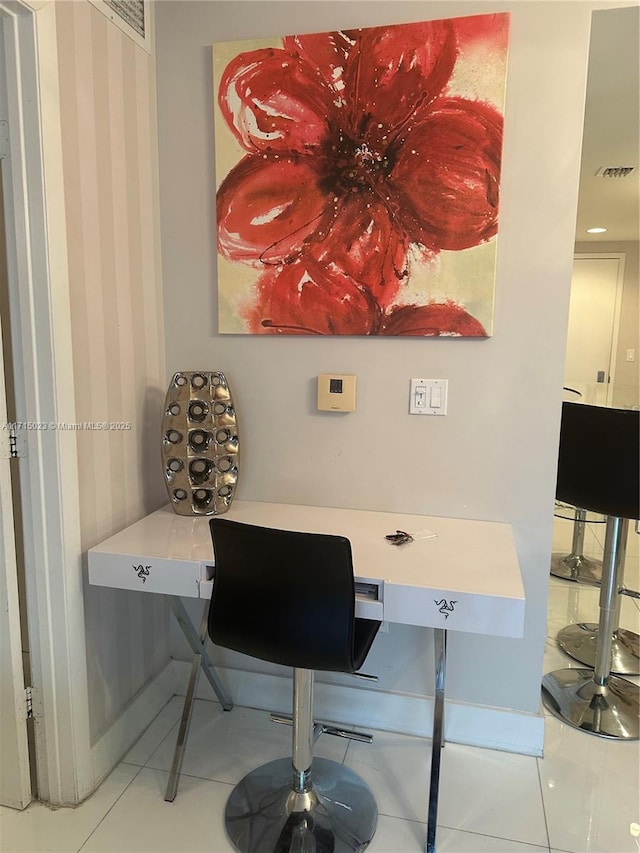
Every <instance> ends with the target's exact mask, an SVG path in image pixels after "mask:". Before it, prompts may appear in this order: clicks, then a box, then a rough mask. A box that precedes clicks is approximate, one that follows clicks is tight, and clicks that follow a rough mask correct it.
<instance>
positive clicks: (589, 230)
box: [587, 228, 607, 234]
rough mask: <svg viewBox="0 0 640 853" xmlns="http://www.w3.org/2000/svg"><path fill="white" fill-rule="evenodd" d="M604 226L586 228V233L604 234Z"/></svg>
mask: <svg viewBox="0 0 640 853" xmlns="http://www.w3.org/2000/svg"><path fill="white" fill-rule="evenodd" d="M606 230H607V229H606V228H587V234H604V232H605V231H606Z"/></svg>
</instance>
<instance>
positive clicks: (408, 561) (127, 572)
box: [89, 501, 525, 851]
mask: <svg viewBox="0 0 640 853" xmlns="http://www.w3.org/2000/svg"><path fill="white" fill-rule="evenodd" d="M225 518H229V519H231V520H235V521H242V522H245V523H248V524H258V525H261V526H264V527H277V528H280V529H284V530H299V531H307V532H313V533H329V534H334V535H341V536H345V537H346V538H347V539H349V540H350V542H351V548H352V552H353V565H354V572H355V576H356V593H357V595H356V613H357V615H359V616H364V617H367V618H372V619H379V620H381V621H382V620H384V621H387V622H399V623H403V624H407V625H422V626H425V627H430V628H434V629H436V630H435V645H436V690H435V694H436V695H435V708H434V730H433V740H432V743H433V746H432V749H433V754H432V764H431V785H430V795H429V809H428V825H427V850H428V851H434V850H435V826H436V817H437V796H438V785H439V767H440V748H441V745H442V741H443V713H444V675H445V662H446V631H449V630H451V631H465V632H470V633H476V634H490V635H492V636H498V637H521V636H522V633H523V629H524V607H525V599H524V590H523V586H522V579H521V576H520V569H519V565H518V558H517V554H516V549H515V545H514V541H513V534H512V531H511V527H510V526H509V525H508V524H504V523H501V522H489V521H473V520H468V519H454V518H438V517H431V516H423V515H403V514H397V513H388V512H371V511H365V510H355V509H336V508H327V507H310V506H299V505H290V504H277V503H260V502H252V501H235V502H234V503H233V505H232V507H231V509H230V510H229V512H228V513H227V514H226V515H225ZM396 530H403V531H406V532H408V533H411V534H414V535H416V539H415V541H413V542H411V543H409V544H406V545H401V546H395V545H392V544H391V543H389V542H388V541H387V540H386V539H385V536H386V535H387V534H390V533H395V532H396ZM425 531H430V532H432V533H435V534H436V535H435V536H434V537H431V538H420V534H421V533H423V532H425ZM212 569H213V547H212V543H211V536H210V532H209V524H208V519H207V518H204V517H202V518H190V517H184V516H178V515H176V514H175V513H174V512H173V511H172V510H171V508H170V507H165V508H163V509H160V510H158V511H157V512H154V513H152V514H151V515H149V516H147V517H146V518H143V519H142V520H141V521H138V522H137V523H136V524H133V525H131V526H130V527H127V528H126V529H125V530H122V531H121V532H120V533H117V534H116V535H115V536H112V537H110V538H109V539H107V540H105V541H104V542H102V543H101V544H99V545H96V546H95V547H94V548H91V550H90V551H89V582H90V583H91V584H95V585H98V586H107V587H115V588H118V589H130V590H138V591H142V592H152V593H160V594H164V595H166V596H167V597H168V600H169V603H170V604H171V606H172V609H173V611H174V613H175V615H176V617H177V618H178V621H179V622H180V624H181V626H182V628H183V630H184V631H185V636H186V637H187V639H188V640H189V642H190V644H191V647H192V648H193V650H194V653H195V655H196V659H194V666H193V668H192V679H191V681H190V685H189V688H188V690H187V699H186V700H185V711H184V713H183V726H182V727H181V734H180V735H179V737H178V745H177V747H176V756H175V757H174V767H173V768H172V774H171V775H172V777H173V779H171V778H170V787H171V785H172V783H173V796H169V795H168V796H167V798H168V799H173V797H175V790H177V780H178V776H179V769H180V763H181V755H182V751H183V748H184V741H185V740H186V733H187V729H188V722H189V715H190V707H191V700H192V697H193V692H194V690H195V681H196V679H197V673H198V671H199V668H200V666H202V668H203V671H204V672H205V674H206V675H207V677H208V678H209V680H210V681H211V683H212V686H213V687H214V689H215V690H216V693H217V694H218V696H219V697H220V699H221V701H222V703H223V705H225V706H226V707H229V708H230V707H231V701H230V700H229V699H228V697H227V696H226V691H225V690H224V687H223V686H222V685H221V683H220V682H219V680H218V679H217V675H216V674H215V671H214V670H213V667H211V665H210V663H209V662H208V659H207V657H206V652H205V650H204V641H205V636H206V621H205V618H204V617H203V620H202V623H201V625H200V630H199V632H198V633H197V634H196V632H195V629H194V628H193V626H192V625H191V623H190V622H189V620H188V617H187V616H186V612H185V611H184V607H183V606H182V605H181V604H180V597H188V598H202V599H205V600H207V599H209V598H210V596H211V587H212ZM300 571H304V566H301V567H300Z"/></svg>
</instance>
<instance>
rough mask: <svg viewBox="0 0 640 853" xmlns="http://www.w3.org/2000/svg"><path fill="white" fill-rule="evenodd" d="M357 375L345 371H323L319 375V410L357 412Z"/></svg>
mask: <svg viewBox="0 0 640 853" xmlns="http://www.w3.org/2000/svg"><path fill="white" fill-rule="evenodd" d="M355 410H356V377H355V376H347V375H345V374H343V373H321V374H320V375H319V376H318V411H320V412H355Z"/></svg>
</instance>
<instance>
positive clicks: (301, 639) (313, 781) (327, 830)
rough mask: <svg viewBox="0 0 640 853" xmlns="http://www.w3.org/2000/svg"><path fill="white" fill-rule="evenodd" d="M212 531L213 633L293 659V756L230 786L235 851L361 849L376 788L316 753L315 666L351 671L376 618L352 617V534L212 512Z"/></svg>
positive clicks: (339, 852) (283, 661) (228, 817)
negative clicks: (279, 527) (246, 520)
mask: <svg viewBox="0 0 640 853" xmlns="http://www.w3.org/2000/svg"><path fill="white" fill-rule="evenodd" d="M210 528H211V535H212V538H213V547H214V555H215V574H214V580H213V596H212V600H211V610H210V613H209V636H210V637H211V639H212V641H213V642H214V643H216V644H217V645H220V646H224V647H225V648H229V649H234V650H235V651H238V652H242V653H243V654H247V655H250V656H252V657H255V658H259V659H261V660H266V661H270V662H271V663H276V664H280V665H283V666H290V667H293V715H292V724H293V756H292V758H290V759H279V760H276V761H271V762H269V763H268V764H264V765H262V766H261V767H258V768H257V769H256V770H252V771H251V772H250V773H248V774H247V775H246V776H245V777H244V778H243V779H242V780H241V781H240V782H239V783H238V784H237V785H236V787H235V788H234V789H233V791H232V792H231V795H230V796H229V799H228V801H227V805H226V809H225V827H226V830H227V834H228V835H229V838H230V839H231V841H232V843H233V844H234V846H235V847H236V849H237V850H239V851H241V853H307V851H309V853H312V852H313V853H351V851H362V850H364V849H365V848H366V847H367V845H368V844H369V842H370V841H371V838H372V837H373V834H374V832H375V829H376V825H377V820H378V810H377V806H376V802H375V799H374V797H373V794H372V793H371V790H370V789H369V787H368V786H367V785H366V783H365V782H364V781H363V780H362V779H361V778H360V777H359V776H358V775H356V774H355V773H354V772H353V771H352V770H350V769H349V768H348V767H345V766H344V765H342V764H338V763H337V762H335V761H328V760H326V759H319V758H316V759H314V758H313V742H314V740H315V739H316V737H317V736H319V735H320V734H321V733H322V732H323V731H324V730H325V727H323V726H321V725H315V724H314V722H313V678H314V670H321V671H325V672H349V673H355V672H356V671H357V670H358V669H359V668H360V667H361V666H362V664H363V663H364V660H365V658H366V656H367V654H368V652H369V649H370V648H371V644H372V643H373V640H374V639H375V636H376V634H377V632H378V629H379V627H380V623H379V622H375V621H372V620H368V619H356V618H355V587H354V580H353V565H352V558H351V545H350V542H349V540H348V539H345V538H344V537H341V536H329V535H324V534H316V533H301V532H295V531H286V530H274V529H271V528H266V527H257V526H255V525H250V524H243V523H241V522H234V521H231V520H229V519H224V518H213V519H211V521H210ZM341 734H343V735H345V734H346V735H347V736H348V733H344V732H341ZM358 739H360V738H358Z"/></svg>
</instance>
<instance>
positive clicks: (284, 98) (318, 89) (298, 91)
mask: <svg viewBox="0 0 640 853" xmlns="http://www.w3.org/2000/svg"><path fill="white" fill-rule="evenodd" d="M331 98H332V93H331V92H330V91H329V90H328V89H326V88H325V87H324V85H323V83H322V80H321V78H320V76H319V75H318V74H317V73H314V71H313V69H311V68H310V67H309V66H308V65H307V64H306V63H305V62H303V61H301V59H300V57H299V56H297V55H295V54H292V53H290V52H288V51H285V50H278V49H275V48H265V49H262V50H254V51H251V52H249V53H241V54H239V55H238V56H236V57H235V58H234V59H232V60H231V62H230V63H229V64H228V65H227V67H226V68H225V70H224V73H223V75H222V78H221V80H220V86H219V89H218V103H219V105H220V110H221V112H222V115H223V116H224V118H225V120H226V122H227V124H228V125H229V127H230V128H231V129H232V130H233V132H234V134H235V135H236V137H237V138H238V140H239V142H240V144H241V145H242V146H243V147H244V148H246V150H247V151H280V152H282V151H286V152H288V153H299V154H303V153H308V152H311V151H313V150H314V149H317V148H319V147H320V145H321V144H322V141H323V140H324V139H325V137H326V136H327V133H328V129H327V114H328V111H329V109H330V102H331Z"/></svg>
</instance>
